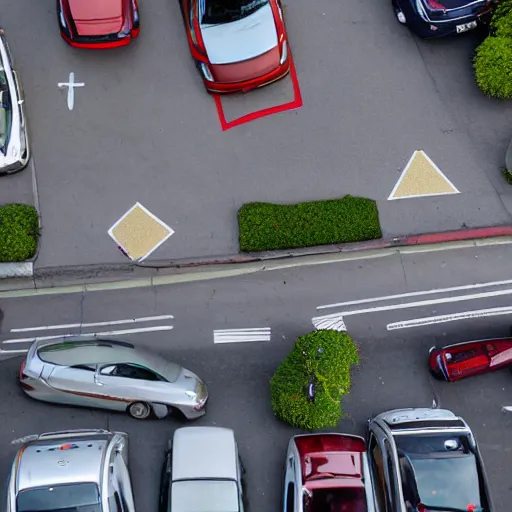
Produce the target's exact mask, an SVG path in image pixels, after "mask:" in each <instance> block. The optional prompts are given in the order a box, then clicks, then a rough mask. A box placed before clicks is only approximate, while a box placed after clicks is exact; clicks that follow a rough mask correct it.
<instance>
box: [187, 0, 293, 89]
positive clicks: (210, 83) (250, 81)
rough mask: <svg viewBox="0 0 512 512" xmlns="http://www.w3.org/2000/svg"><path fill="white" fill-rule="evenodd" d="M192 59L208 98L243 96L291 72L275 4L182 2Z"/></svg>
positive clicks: (256, 0)
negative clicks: (220, 94)
mask: <svg viewBox="0 0 512 512" xmlns="http://www.w3.org/2000/svg"><path fill="white" fill-rule="evenodd" d="M181 1H182V10H183V17H184V20H185V29H186V31H187V38H188V43H189V46H190V51H191V52H192V57H193V58H194V60H195V62H196V66H197V68H198V70H199V72H200V74H201V76H202V78H203V82H204V85H205V87H206V89H207V90H208V91H209V92H213V93H230V92H247V91H250V90H251V89H255V88H256V87H262V86H263V85H267V84H270V83H272V82H275V81H277V80H279V79H281V78H283V77H284V76H286V75H287V74H288V72H289V71H290V59H289V51H288V50H289V48H288V39H287V36H286V30H285V25H284V17H283V10H282V7H281V4H280V0H181Z"/></svg>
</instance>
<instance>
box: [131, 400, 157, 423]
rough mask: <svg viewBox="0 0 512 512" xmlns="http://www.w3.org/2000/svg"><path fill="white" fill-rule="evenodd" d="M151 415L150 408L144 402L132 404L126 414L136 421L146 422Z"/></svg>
mask: <svg viewBox="0 0 512 512" xmlns="http://www.w3.org/2000/svg"><path fill="white" fill-rule="evenodd" d="M151 413H152V409H151V406H150V405H149V404H147V403H146V402H133V403H131V404H130V405H129V406H128V414H129V415H130V416H131V417H132V418H135V419H136V420H146V419H148V418H149V417H150V416H151Z"/></svg>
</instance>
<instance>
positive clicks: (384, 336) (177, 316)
mask: <svg viewBox="0 0 512 512" xmlns="http://www.w3.org/2000/svg"><path fill="white" fill-rule="evenodd" d="M511 253H512V246H511V245H499V246H492V247H478V248H471V249H469V248H468V249H458V250H449V251H442V252H427V253H414V254H403V255H401V256H400V255H395V256H389V257H384V258H376V259H371V260H358V261H349V262H344V263H337V264H326V265H319V266H311V267H301V268H294V269H287V270H279V271H274V272H267V273H262V274H254V275H251V276H242V277H235V278H228V279H222V280H213V281H205V282H198V283H191V284H179V285H172V286H163V287H157V288H151V289H146V288H141V289H130V290H118V291H103V292H89V293H86V294H66V295H58V294H57V295H52V296H46V297H29V296H27V297H23V298H16V299H8V298H2V295H1V294H0V298H1V301H2V302H1V308H2V311H3V321H2V322H1V324H0V342H1V343H0V348H1V349H2V350H4V351H5V350H7V351H10V350H25V349H26V347H27V346H28V343H29V342H28V341H27V338H30V337H34V336H47V335H50V336H51V335H57V334H63V333H67V332H74V333H78V332H81V333H86V332H89V333H91V332H109V331H110V332H112V331H117V332H118V333H119V331H124V334H117V335H114V334H112V335H114V336H116V337H117V338H119V339H129V340H130V341H133V342H134V343H136V344H140V345H145V346H149V347H151V348H152V349H153V350H156V351H158V352H160V353H162V354H164V355H166V356H167V357H169V358H171V359H173V360H175V361H176V362H179V363H180V364H183V365H184V366H185V367H187V368H189V369H191V370H193V371H195V372H197V373H198V374H199V375H200V376H201V377H203V378H204V379H205V381H206V383H207V385H208V387H209V390H210V402H209V405H208V411H207V415H206V416H205V417H204V418H202V419H200V420H199V421H198V422H197V423H195V424H199V425H222V426H227V427H231V428H233V429H234V430H235V433H236V436H237V438H238V441H239V443H240V449H241V454H242V457H243V459H244V464H245V465H246V467H247V472H248V495H249V502H250V510H268V511H270V510H279V506H280V505H279V502H280V501H279V500H280V496H281V467H282V462H283V457H284V454H285V450H286V444H287V441H288V439H289V437H290V436H291V435H293V434H294V433H296V430H294V429H291V428H289V427H287V426H285V425H283V424H281V423H279V422H277V421H276V420H275V418H274V417H273V415H272V411H271V409H270V402H269V396H268V380H269V378H270V377H271V375H272V373H273V372H274V371H275V369H276V367H277V366H278V364H279V362H280V361H281V360H282V359H283V358H284V356H285V355H286V353H287V352H288V351H289V350H290V348H291V347H292V345H293V342H294V339H295V338H296V337H297V336H300V335H302V334H304V333H306V332H308V331H310V330H311V329H312V324H311V322H312V317H315V315H325V314H335V313H343V320H344V321H345V323H346V327H347V329H348V332H349V333H350V334H351V336H352V337H353V338H354V339H355V340H356V342H357V343H358V344H359V347H360V355H361V364H360V366H359V367H358V368H357V369H356V370H355V371H354V374H353V384H352V390H351V392H350V394H349V395H348V397H347V398H346V400H345V402H344V404H343V409H344V412H345V413H346V416H345V417H344V419H343V420H342V422H341V423H340V425H339V427H338V428H337V429H335V430H337V431H345V432H353V433H359V434H363V433H364V428H365V421H366V419H367V418H368V417H370V416H372V415H374V414H376V413H378V412H381V411H383V410H386V409H393V408H400V407H419V406H423V407H429V406H431V405H432V404H433V401H434V400H435V401H436V403H437V404H438V406H440V407H444V408H449V409H452V410H453V411H454V412H456V413H458V414H460V415H461V416H462V417H464V418H465V419H466V420H467V421H468V423H469V424H470V426H471V427H472V429H473V431H474V433H475V435H476V436H477V439H478V441H479V443H480V448H481V450H482V454H483V457H484V462H485V464H486V469H487V471H488V473H489V477H490V483H491V488H492V492H493V496H494V500H495V506H496V511H498V512H501V511H503V512H505V511H507V510H508V507H509V505H508V504H509V503H510V500H511V499H512V489H511V488H510V483H509V481H508V475H509V473H510V446H511V442H512V439H511V431H510V427H511V426H512V416H511V415H509V414H507V413H503V412H502V410H501V408H502V406H505V405H511V404H512V402H511V401H510V389H511V385H510V379H511V375H510V372H509V371H508V370H503V371H500V372H497V373H495V374H491V375H486V376H481V377H475V378H472V379H467V380H466V381H460V382H458V383H453V384H448V383H443V382H437V381H432V380H431V378H430V375H429V372H428V370H427V364H426V363H427V353H428V349H429V348H430V347H431V346H432V345H434V344H437V345H444V344H448V343H452V342H456V341H461V340H469V339H476V338H480V337H493V336H497V337H498V336H508V335H509V333H510V325H511V322H510V312H509V313H508V314H504V313H503V312H501V314H498V310H497V309H496V308H504V307H509V304H510V299H509V297H510V295H511V294H512V280H511V279H510V272H509V261H510V256H511ZM418 302H421V304H419V305H417V304H415V303H418ZM412 304H414V305H412ZM327 306H328V307H327ZM382 308H385V309H382ZM484 309H492V310H493V312H494V316H489V317H486V318H476V317H475V318H472V317H471V315H469V314H468V312H471V311H481V310H484ZM509 309H510V307H509ZM363 310H368V311H363ZM438 315H452V316H453V318H452V319H451V321H446V320H445V321H443V322H442V323H425V324H424V325H422V326H418V327H409V328H397V329H394V330H389V329H388V326H389V325H390V324H392V323H396V322H405V321H407V320H414V319H417V318H421V319H424V320H425V319H427V318H429V317H431V316H438ZM457 315H458V316H457ZM121 320H124V321H123V322H121V323H115V322H120V321H121ZM65 324H78V325H75V326H74V327H73V326H71V327H70V326H69V325H67V327H66V326H65ZM170 326H172V327H173V328H172V330H171V329H167V330H163V329H164V328H166V327H167V328H169V327H170ZM155 327H160V328H161V329H162V330H160V331H156V330H151V329H154V328H155ZM265 327H267V328H271V332H272V334H271V339H270V341H266V342H256V341H255V342H247V343H235V342H234V341H233V340H234V338H232V339H231V341H232V342H231V343H224V344H221V343H215V340H216V334H215V332H216V331H218V330H224V329H230V330H240V329H246V328H259V329H263V328H265ZM235 334H236V333H235V332H233V336H234V335H235ZM24 340H25V341H24ZM217 341H218V339H217ZM2 357H3V358H4V361H2V362H1V363H0V365H1V366H0V369H1V371H0V417H1V418H2V419H3V421H2V425H1V427H0V438H1V439H2V440H3V441H2V444H1V448H0V449H1V450H2V454H3V456H2V458H1V460H0V481H2V482H5V479H6V477H7V474H8V470H9V465H10V463H11V461H12V457H13V455H14V452H15V448H14V447H12V446H10V445H9V441H10V440H11V439H14V438H18V437H20V436H23V435H27V434H31V433H34V432H35V433H37V432H43V431H49V430H56V429H66V428H83V427H107V428H110V429H119V430H122V431H126V432H128V433H129V434H130V436H131V445H130V449H131V454H130V463H131V472H132V478H133V481H134V491H135V497H136V505H137V509H138V510H142V511H148V512H149V511H151V510H156V505H157V498H158V479H159V471H160V464H161V462H162V459H163V452H164V448H165V446H166V442H167V439H168V438H169V437H171V436H172V433H173V431H174V429H175V428H177V427H179V426H181V425H183V424H182V423H180V422H179V421H177V420H173V419H166V420H161V421H150V422H137V421H135V420H131V419H130V418H128V417H125V416H124V415H119V414H109V413H105V412H98V411H89V410H83V409H77V408H68V407H57V406H52V405H47V404H42V403H38V402H36V401H33V400H30V399H28V398H27V397H25V396H24V395H23V394H22V392H21V390H20V389H19V387H18V385H17V382H16V379H17V371H18V368H19V364H20V362H21V359H20V354H17V353H12V352H10V353H9V352H7V353H5V352H4V353H3V354H2ZM148 433H150V435H148Z"/></svg>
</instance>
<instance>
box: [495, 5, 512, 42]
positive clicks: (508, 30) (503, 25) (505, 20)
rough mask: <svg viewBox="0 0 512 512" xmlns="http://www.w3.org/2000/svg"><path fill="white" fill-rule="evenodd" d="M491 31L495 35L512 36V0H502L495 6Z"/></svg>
mask: <svg viewBox="0 0 512 512" xmlns="http://www.w3.org/2000/svg"><path fill="white" fill-rule="evenodd" d="M491 33H492V34H493V35H495V36H503V37H512V0H501V2H500V3H499V4H498V5H497V6H496V7H495V8H494V11H493V14H492V19H491Z"/></svg>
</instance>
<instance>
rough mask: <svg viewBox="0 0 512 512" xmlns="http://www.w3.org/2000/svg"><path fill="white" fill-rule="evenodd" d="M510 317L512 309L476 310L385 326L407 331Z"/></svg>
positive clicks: (391, 329)
mask: <svg viewBox="0 0 512 512" xmlns="http://www.w3.org/2000/svg"><path fill="white" fill-rule="evenodd" d="M499 315H512V307H510V306H507V307H503V308H490V309H478V310H475V311H464V312H462V313H452V314H450V315H437V316H427V317H424V318H413V319H411V320H404V321H403V322H395V323H392V324H388V325H387V330H388V331H394V330H396V329H408V328H410V327H422V326H424V325H432V324H441V323H444V322H455V321H456V320H470V319H472V318H485V317H488V316H499Z"/></svg>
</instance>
